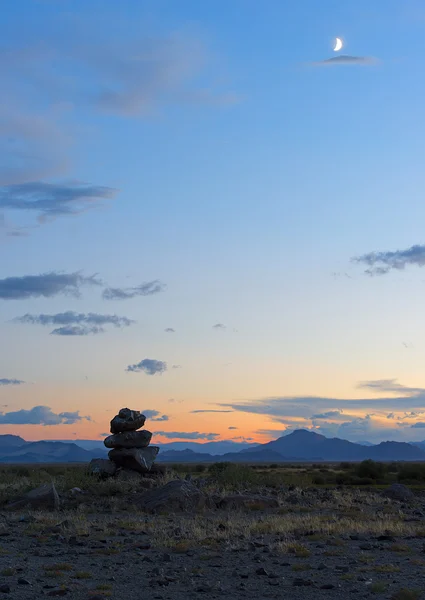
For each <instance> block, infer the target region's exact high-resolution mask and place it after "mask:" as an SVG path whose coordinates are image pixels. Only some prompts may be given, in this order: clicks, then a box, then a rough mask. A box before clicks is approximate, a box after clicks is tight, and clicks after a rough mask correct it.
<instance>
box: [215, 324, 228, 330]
mask: <svg viewBox="0 0 425 600" xmlns="http://www.w3.org/2000/svg"><path fill="white" fill-rule="evenodd" d="M213 329H227V328H226V325H223V323H216V324H215V325H213Z"/></svg>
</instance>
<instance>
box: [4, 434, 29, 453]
mask: <svg viewBox="0 0 425 600" xmlns="http://www.w3.org/2000/svg"><path fill="white" fill-rule="evenodd" d="M27 443H28V442H26V441H25V440H24V439H23V438H21V437H19V435H10V434H6V435H0V451H1V449H2V448H7V449H10V448H18V447H19V446H23V445H24V444H27Z"/></svg>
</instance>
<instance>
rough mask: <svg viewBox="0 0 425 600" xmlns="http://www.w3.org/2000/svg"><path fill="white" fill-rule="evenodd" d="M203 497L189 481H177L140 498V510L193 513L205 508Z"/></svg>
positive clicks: (148, 492)
mask: <svg viewBox="0 0 425 600" xmlns="http://www.w3.org/2000/svg"><path fill="white" fill-rule="evenodd" d="M205 500H206V499H205V496H204V494H203V493H202V492H200V491H199V490H198V488H197V487H196V486H195V485H193V483H190V482H189V481H182V480H181V479H177V480H175V481H170V482H168V483H166V484H165V485H163V486H161V487H158V488H156V489H154V490H149V491H147V492H146V493H145V494H143V496H142V498H141V501H140V503H141V508H142V509H144V510H147V511H149V512H158V511H161V510H169V511H171V512H174V511H195V510H199V509H202V508H203V507H204V506H205Z"/></svg>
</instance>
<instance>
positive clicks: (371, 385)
mask: <svg viewBox="0 0 425 600" xmlns="http://www.w3.org/2000/svg"><path fill="white" fill-rule="evenodd" d="M357 387H358V388H360V389H369V390H372V391H374V392H379V393H387V392H391V393H394V394H402V395H403V396H414V395H415V394H421V393H422V392H423V391H424V389H423V388H412V387H408V386H406V385H401V384H400V383H397V381H396V379H376V380H374V381H362V382H360V383H359V384H358V385H357Z"/></svg>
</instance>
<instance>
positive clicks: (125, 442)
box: [104, 408, 159, 474]
mask: <svg viewBox="0 0 425 600" xmlns="http://www.w3.org/2000/svg"><path fill="white" fill-rule="evenodd" d="M145 421H146V417H145V415H142V414H141V413H140V412H139V411H138V410H130V409H129V408H122V409H121V410H120V411H119V413H118V414H117V415H116V416H115V417H114V418H113V419H112V421H111V429H110V431H111V433H112V435H109V436H108V437H107V438H106V439H105V441H104V444H105V446H106V447H107V448H112V450H110V451H109V452H108V457H109V460H111V461H112V462H114V463H115V464H116V466H117V467H122V468H123V469H130V470H131V471H137V472H138V473H142V474H144V473H148V472H149V471H150V470H151V468H152V465H153V463H154V461H155V458H156V455H157V454H158V452H159V448H158V446H149V444H150V441H151V439H152V433H151V432H150V431H147V430H146V429H142V430H141V431H138V430H139V429H140V428H141V427H143V425H144V424H145Z"/></svg>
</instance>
